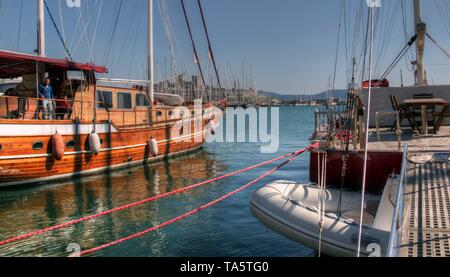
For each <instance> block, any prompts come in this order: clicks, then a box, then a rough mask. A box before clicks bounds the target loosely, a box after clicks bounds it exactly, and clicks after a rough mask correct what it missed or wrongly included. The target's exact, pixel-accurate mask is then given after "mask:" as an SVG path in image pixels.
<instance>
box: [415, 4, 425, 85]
mask: <svg viewBox="0 0 450 277" xmlns="http://www.w3.org/2000/svg"><path fill="white" fill-rule="evenodd" d="M414 27H415V31H416V34H417V41H416V52H417V53H416V55H417V57H416V58H417V61H416V63H417V64H416V67H417V85H419V86H424V85H426V84H427V80H426V76H425V58H424V54H425V37H426V34H427V25H426V24H425V22H423V21H422V11H421V0H414Z"/></svg>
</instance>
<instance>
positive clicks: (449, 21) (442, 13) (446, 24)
mask: <svg viewBox="0 0 450 277" xmlns="http://www.w3.org/2000/svg"><path fill="white" fill-rule="evenodd" d="M433 2H434V5H435V6H436V8H437V10H438V12H439V15H440V17H441V19H442V22H443V23H444V27H445V30H446V31H447V34H448V35H449V37H450V28H449V25H450V19H449V18H448V16H446V15H445V8H444V7H442V6H441V5H440V4H439V3H438V2H437V1H436V0H434V1H433ZM449 15H450V14H449ZM446 18H447V20H445V19H446Z"/></svg>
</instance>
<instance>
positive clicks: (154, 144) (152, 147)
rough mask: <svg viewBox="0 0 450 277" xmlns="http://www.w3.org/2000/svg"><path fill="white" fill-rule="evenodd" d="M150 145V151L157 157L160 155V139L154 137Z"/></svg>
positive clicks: (149, 142)
mask: <svg viewBox="0 0 450 277" xmlns="http://www.w3.org/2000/svg"><path fill="white" fill-rule="evenodd" d="M148 147H149V149H150V153H151V154H152V155H153V156H154V157H156V156H158V141H157V140H156V139H154V138H152V139H151V140H149V141H148Z"/></svg>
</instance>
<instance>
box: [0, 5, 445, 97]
mask: <svg viewBox="0 0 450 277" xmlns="http://www.w3.org/2000/svg"><path fill="white" fill-rule="evenodd" d="M360 1H364V0H345V1H344V2H345V11H346V12H345V15H346V17H345V18H346V24H344V23H343V21H341V23H342V24H341V43H340V45H339V49H340V51H339V55H338V67H337V72H338V74H337V76H336V87H337V88H344V87H346V83H347V78H348V75H347V74H346V72H347V68H348V67H347V66H348V63H347V60H349V58H347V59H346V57H349V56H350V57H351V48H352V43H353V33H354V31H353V30H354V26H355V18H356V11H357V7H358V3H359V2H360ZM401 1H404V2H405V3H406V7H405V13H406V16H407V26H406V28H407V34H406V35H405V32H404V30H403V23H402V16H401V15H402V12H401V11H402V9H401ZM22 2H23V9H21V5H22ZM47 2H48V5H49V7H50V9H51V11H52V14H53V16H54V18H55V20H56V23H57V25H58V28H59V29H60V30H61V31H62V30H64V32H63V33H64V36H65V40H66V42H67V44H68V45H69V49H70V51H71V52H72V54H73V56H74V57H75V59H76V60H78V61H83V62H86V61H89V60H90V59H91V57H90V56H91V55H90V52H91V51H90V48H91V47H90V45H93V47H92V60H93V61H94V62H95V63H96V64H99V65H103V64H106V65H107V66H108V68H109V69H110V74H109V76H110V77H116V78H127V77H130V78H133V79H142V78H145V67H146V60H145V55H146V52H145V51H146V37H145V36H146V33H145V27H146V1H145V0H126V1H123V2H122V7H121V12H120V16H119V19H118V21H117V29H116V32H115V35H114V36H113V39H112V40H111V34H112V30H113V26H114V22H115V14H116V13H117V10H118V7H119V5H120V0H104V1H101V0H81V4H82V8H81V9H76V8H68V7H67V6H66V0H61V2H60V5H59V4H58V0H47ZM411 2H412V1H410V0H389V1H386V0H385V1H383V7H382V9H381V10H380V15H379V16H378V18H379V20H378V25H377V39H376V41H375V45H376V48H375V51H374V53H375V54H374V56H375V62H374V63H376V64H377V65H378V66H379V68H378V69H376V70H375V72H376V73H377V74H376V75H380V74H381V73H382V71H383V68H384V67H386V66H388V65H389V63H390V61H391V60H392V59H393V57H394V56H395V55H396V54H397V53H398V52H399V50H400V49H401V48H402V47H403V45H404V44H405V43H406V37H409V36H411V35H412V34H413V30H412V18H411V14H412V11H411ZM448 2H449V1H447V0H427V1H424V5H423V6H424V7H423V18H424V20H425V21H426V22H427V23H428V26H429V32H430V33H431V34H432V35H433V36H434V37H435V38H436V39H437V40H438V41H439V42H440V43H441V44H442V45H443V46H444V47H446V48H447V49H449V50H450V32H449V30H450V26H449V24H450V21H449V20H447V21H446V19H443V18H442V14H444V15H445V14H446V12H450V9H449V7H450V6H449V3H448ZM161 3H167V8H168V14H169V18H170V23H171V27H172V28H171V31H172V32H173V33H174V35H175V36H174V39H173V47H174V52H175V57H176V64H177V66H176V69H177V72H184V71H187V72H189V73H191V74H194V73H196V72H197V71H196V68H195V64H194V58H193V54H192V47H191V44H190V41H189V37H188V33H187V29H186V26H185V23H184V18H183V16H182V10H181V5H180V1H178V0H166V1H163V0H155V18H154V19H155V55H156V57H155V70H156V72H155V75H156V78H157V79H161V78H163V77H164V76H165V75H166V74H167V75H169V76H170V61H171V54H170V51H169V47H168V45H169V43H168V40H167V39H166V35H165V32H164V24H163V23H164V20H163V19H162V17H161V15H160V7H163V6H162V4H161ZM202 3H203V7H204V11H205V15H206V19H207V22H208V27H209V31H210V35H211V39H212V43H213V47H214V50H215V55H216V57H217V60H218V64H219V70H220V72H221V75H223V76H222V79H223V81H222V82H223V83H228V84H229V83H232V81H231V80H232V79H233V78H232V77H231V74H229V73H227V72H228V71H229V70H227V68H232V71H233V75H234V79H237V78H238V77H239V76H242V73H241V72H242V68H245V71H246V72H247V74H246V78H247V79H250V67H252V68H253V71H254V78H255V82H256V86H257V88H258V89H262V90H268V91H275V92H282V93H289V94H303V93H305V92H306V93H312V92H319V91H322V90H325V89H327V88H329V87H330V83H332V82H331V80H332V78H331V76H332V74H333V72H334V63H335V52H336V45H337V36H338V22H339V18H340V14H341V13H340V11H341V7H342V2H341V0H314V1H313V0H281V1H280V0H203V1H202ZM186 4H187V8H188V14H189V16H190V19H191V22H192V28H193V31H194V36H195V40H196V42H197V45H198V48H199V53H200V55H201V61H202V63H203V65H204V68H205V71H206V72H210V68H211V67H210V64H211V63H210V61H209V60H208V54H207V44H206V40H205V37H204V33H203V29H202V25H201V21H200V15H199V12H198V9H197V5H196V1H193V0H186ZM60 7H61V12H62V17H61V16H60ZM437 7H440V10H438V8H437ZM21 11H22V17H21V16H20V14H21ZM80 12H81V18H82V20H80ZM366 13H367V10H366V9H364V15H366ZM98 14H100V17H99V20H98V27H97V28H95V26H96V25H97V15H98ZM20 18H22V23H21V24H19V22H20ZM61 18H62V19H63V22H62V24H61ZM341 18H343V17H341ZM35 19H36V1H34V0H0V24H1V25H0V26H2V28H0V48H1V49H6V50H13V51H21V52H27V53H31V52H32V51H33V49H34V48H35V44H36V42H35V41H36V37H35V32H36V31H35ZM391 19H392V21H391ZM342 20H343V19H342ZM62 25H64V28H62ZM391 25H392V26H393V27H392V29H391V28H390V26H391ZM344 26H345V27H346V28H347V29H346V30H347V31H346V33H347V35H344V30H343V29H344ZM19 29H20V36H19ZM46 30H47V37H46V39H47V55H48V56H51V57H65V56H66V54H65V52H64V48H63V47H62V43H61V42H60V40H59V38H58V36H57V34H56V32H55V29H54V27H53V25H52V23H51V21H50V17H49V16H48V14H47V13H46ZM82 30H86V35H81V34H82V33H83V32H82ZM94 33H95V40H94ZM345 38H346V39H345ZM359 38H360V39H362V36H361V35H360V36H359ZM345 41H347V54H346V52H345V49H346V47H345ZM109 45H111V46H109ZM108 49H109V50H108ZM133 50H134V51H133ZM107 53H109V55H108V54H107ZM357 53H360V48H359V49H358V51H357ZM383 57H384V58H383ZM409 57H411V55H409ZM165 60H166V61H167V63H165V62H164V61H165ZM426 62H427V73H428V78H429V81H430V82H431V83H433V84H445V83H448V81H449V80H448V79H449V76H450V63H449V59H448V58H446V57H445V56H443V55H442V53H441V52H439V50H438V49H437V48H436V47H435V46H434V45H431V44H430V42H428V48H427V53H426ZM165 64H167V65H166V66H165ZM401 68H402V70H403V73H404V79H405V82H406V83H407V84H410V83H411V82H412V73H411V72H410V70H411V68H410V66H407V61H406V60H405V61H402V62H401V63H400V64H399V66H398V67H397V68H396V69H395V70H394V71H393V72H392V75H391V76H390V79H391V81H392V83H393V84H394V85H398V84H399V83H400V81H399V79H400V69H401ZM165 69H166V70H165ZM165 72H166V73H165ZM375 77H377V76H375ZM242 78H243V77H240V79H241V81H242ZM359 79H360V78H359Z"/></svg>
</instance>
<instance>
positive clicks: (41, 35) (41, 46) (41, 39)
mask: <svg viewBox="0 0 450 277" xmlns="http://www.w3.org/2000/svg"><path fill="white" fill-rule="evenodd" d="M37 13H38V14H37V31H38V34H37V47H38V48H37V54H38V55H39V56H41V57H45V15H44V0H38V11H37Z"/></svg>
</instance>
